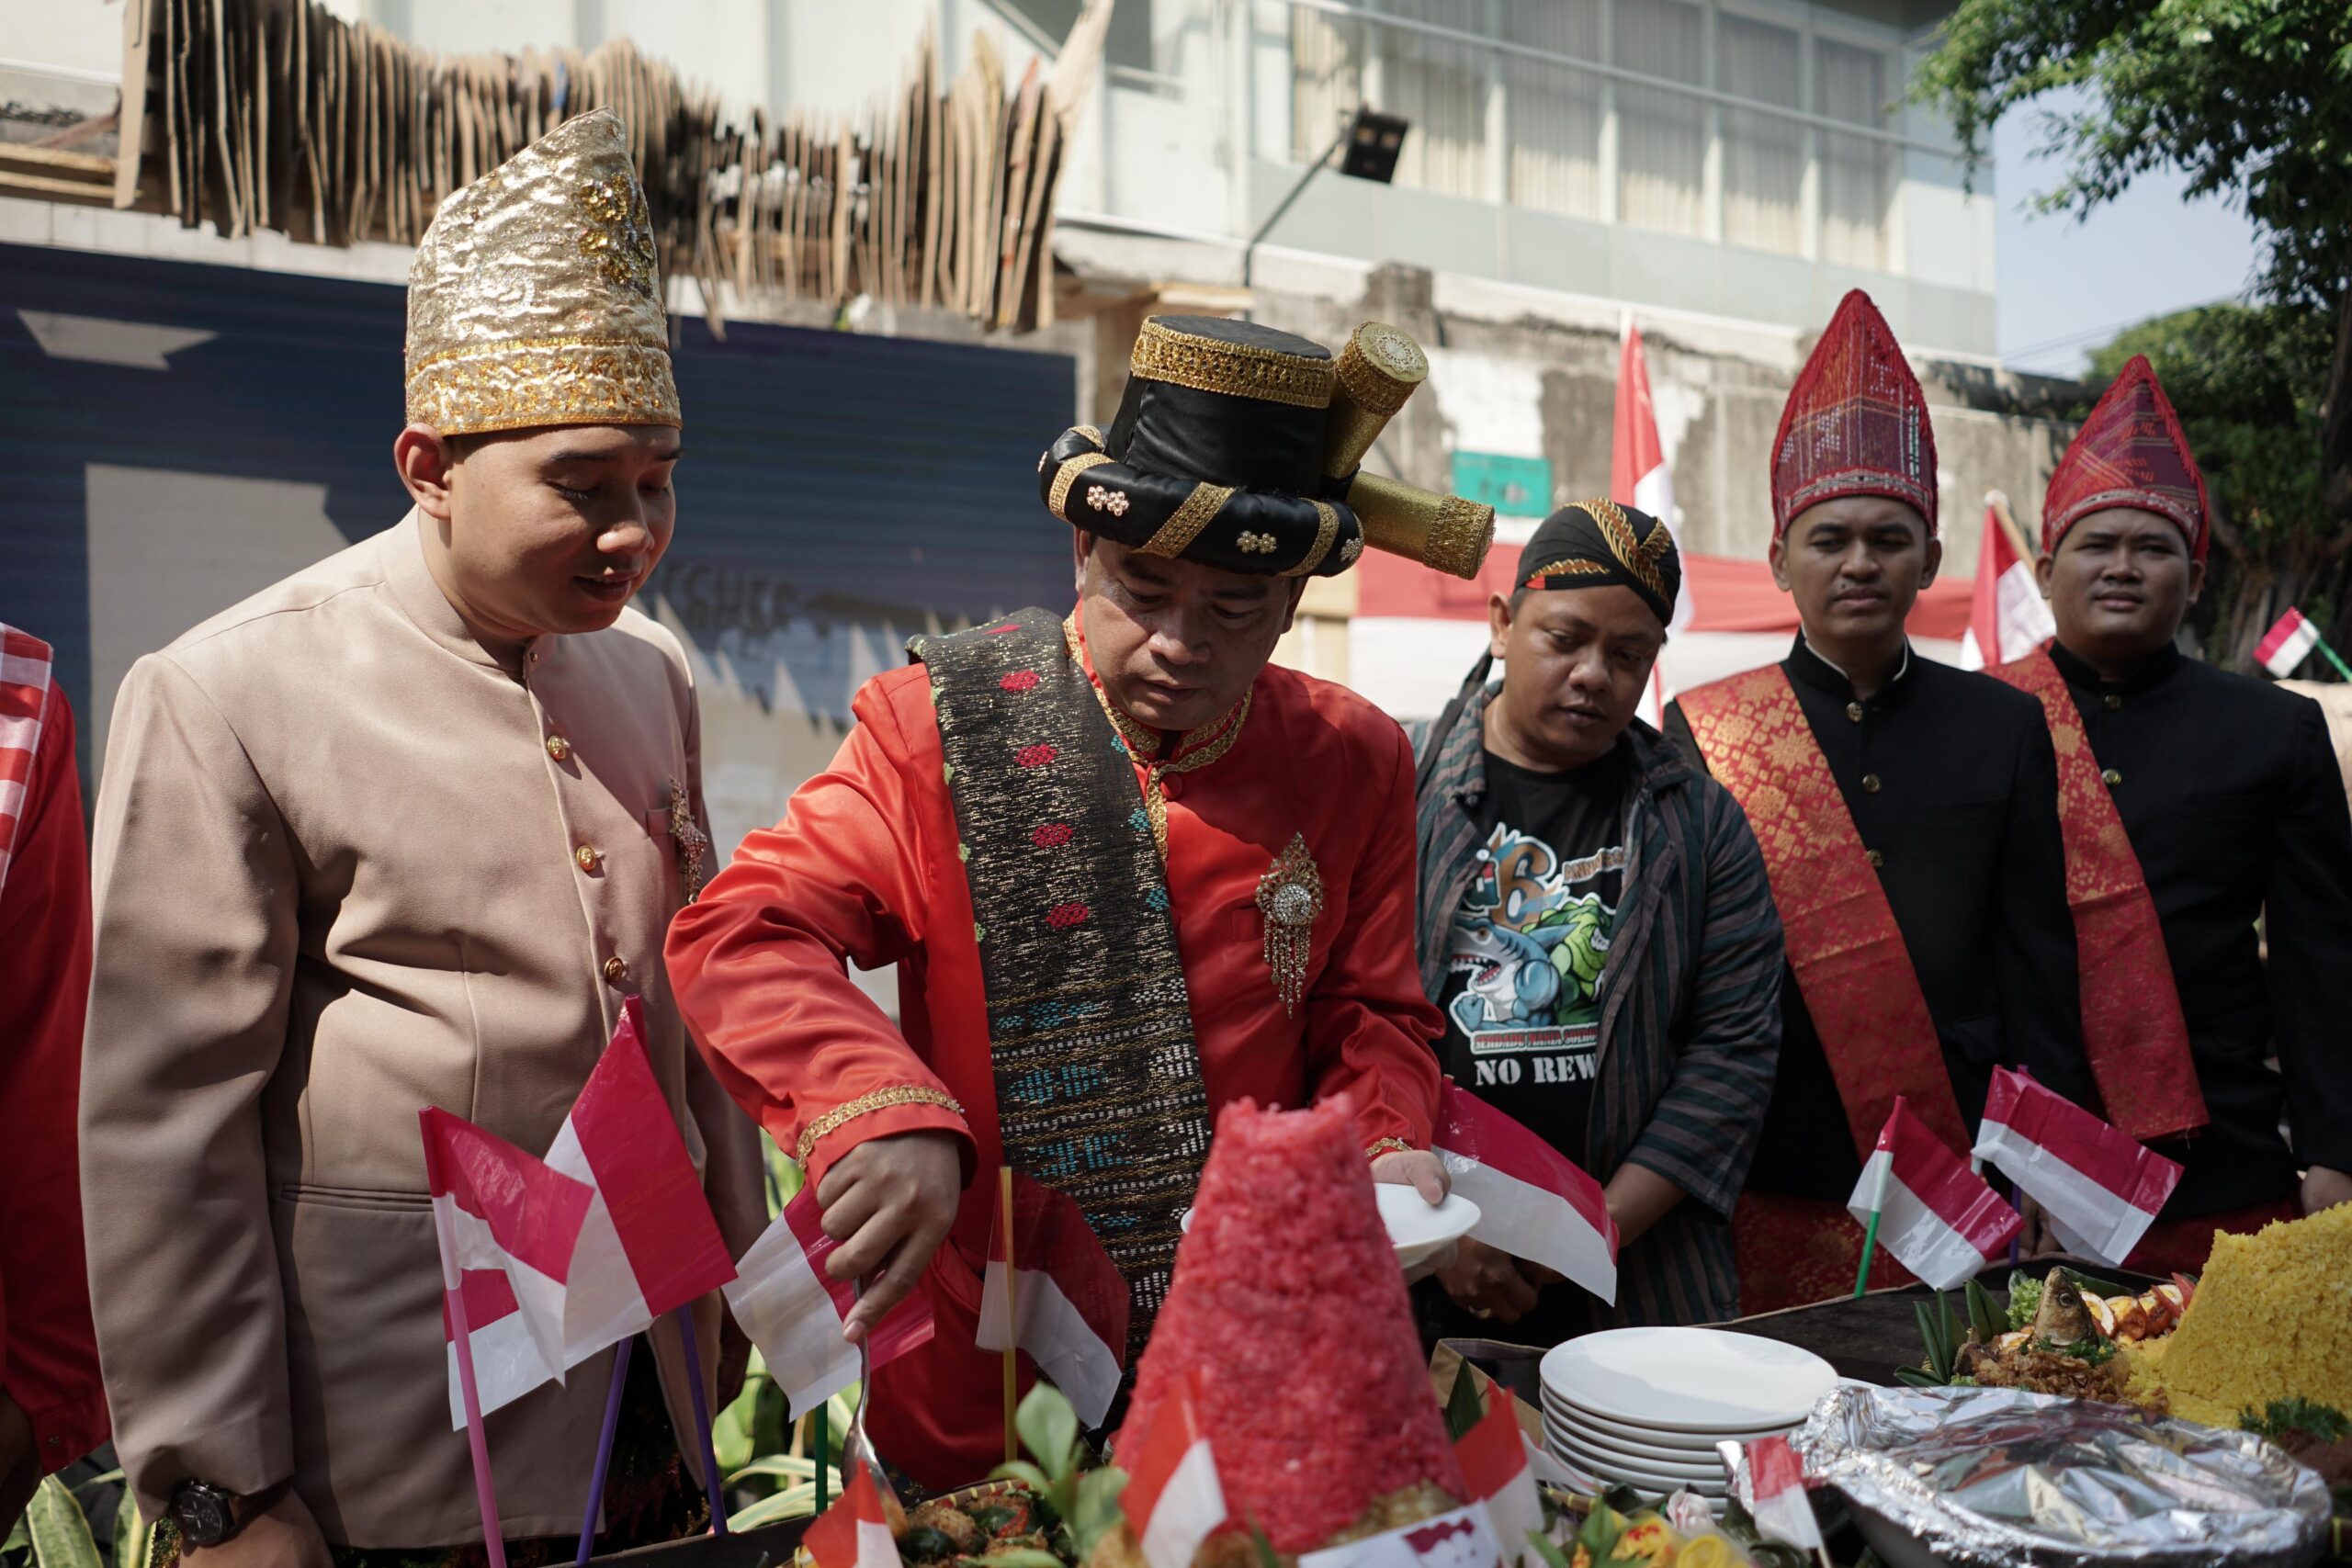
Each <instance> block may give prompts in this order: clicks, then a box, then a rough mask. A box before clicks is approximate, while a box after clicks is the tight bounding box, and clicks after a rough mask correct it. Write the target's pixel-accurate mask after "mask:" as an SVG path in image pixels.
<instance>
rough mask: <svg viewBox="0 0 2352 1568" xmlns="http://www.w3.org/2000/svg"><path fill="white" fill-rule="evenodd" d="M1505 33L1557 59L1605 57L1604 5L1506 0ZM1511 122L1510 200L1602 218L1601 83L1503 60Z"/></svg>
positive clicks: (1513, 58) (1543, 65) (1563, 69)
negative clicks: (1602, 48) (1602, 43)
mask: <svg viewBox="0 0 2352 1568" xmlns="http://www.w3.org/2000/svg"><path fill="white" fill-rule="evenodd" d="M1506 7H1507V8H1506V9H1505V11H1504V14H1503V32H1504V36H1505V37H1506V38H1508V39H1510V40H1511V41H1512V42H1514V43H1523V44H1526V45H1529V46H1530V47H1532V48H1535V49H1541V50H1544V51H1547V52H1549V53H1553V54H1566V55H1570V56H1573V57H1574V58H1576V59H1578V60H1599V59H1600V0H1506ZM1503 82H1504V86H1505V99H1504V101H1505V103H1506V104H1507V105H1508V117H1509V119H1510V171H1509V178H1510V192H1509V197H1510V200H1511V201H1512V202H1513V203H1515V204H1516V205H1518V206H1521V207H1532V208H1534V209H1538V210H1539V211H1544V212H1565V213H1568V214H1570V215H1571V216H1574V217H1578V218H1598V217H1600V208H1601V203H1600V110H1601V93H1600V77H1598V76H1595V75H1593V74H1592V73H1589V72H1586V71H1577V70H1574V69H1571V68H1570V67H1567V66H1565V65H1554V64H1551V63H1549V62H1544V61H1541V60H1530V59H1527V58H1526V57H1525V56H1523V55H1507V56H1505V57H1504V60H1503Z"/></svg>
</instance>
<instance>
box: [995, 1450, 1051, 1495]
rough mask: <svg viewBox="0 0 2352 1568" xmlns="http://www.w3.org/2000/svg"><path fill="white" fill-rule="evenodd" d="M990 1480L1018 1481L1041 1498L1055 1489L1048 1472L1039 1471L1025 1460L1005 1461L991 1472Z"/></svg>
mask: <svg viewBox="0 0 2352 1568" xmlns="http://www.w3.org/2000/svg"><path fill="white" fill-rule="evenodd" d="M989 1480H990V1481H1018V1482H1019V1483H1021V1484H1022V1485H1023V1486H1026V1487H1027V1488H1029V1490H1031V1491H1032V1492H1035V1493H1036V1494H1037V1495H1039V1496H1041V1497H1042V1496H1044V1495H1046V1494H1047V1493H1049V1492H1051V1491H1052V1490H1053V1489H1054V1483H1053V1482H1052V1480H1051V1479H1050V1478H1048V1477H1047V1476H1046V1472H1044V1471H1042V1470H1039V1469H1038V1468H1037V1467H1036V1466H1035V1465H1034V1464H1031V1463H1030V1462H1029V1461H1027V1460H1025V1459H1010V1460H1007V1461H1004V1462H1003V1463H1002V1464H1001V1465H998V1466H997V1467H996V1468H995V1469H994V1470H991V1471H989Z"/></svg>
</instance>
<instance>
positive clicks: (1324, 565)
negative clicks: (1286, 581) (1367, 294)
mask: <svg viewBox="0 0 2352 1568" xmlns="http://www.w3.org/2000/svg"><path fill="white" fill-rule="evenodd" d="M1428 375H1429V361H1428V359H1427V358H1425V357H1424V356H1423V355H1422V354H1421V351H1420V349H1419V347H1418V346H1416V345H1415V344H1414V343H1413V340H1412V339H1410V338H1408V337H1407V336H1406V335H1405V334H1404V333H1400V332H1398V331H1397V329H1396V328H1394V327H1390V326H1384V325H1382V324H1381V323H1379V322H1377V321H1370V322H1366V323H1365V324H1364V325H1363V326H1361V327H1358V328H1357V329H1356V331H1355V335H1354V336H1352V337H1351V338H1350V339H1349V340H1348V344H1347V347H1346V348H1344V349H1342V350H1341V351H1340V356H1339V358H1338V359H1337V360H1334V359H1333V358H1332V357H1331V353H1330V351H1329V349H1327V348H1325V347H1324V346H1323V345H1322V344H1318V343H1313V342H1310V341H1309V340H1307V339H1306V338H1303V337H1295V336H1293V335H1292V334H1291V333H1283V332H1276V331H1274V330H1273V329H1272V328H1270V327H1262V326H1259V325H1257V324H1256V323H1254V322H1250V321H1227V320H1225V319H1224V318H1222V317H1216V316H1154V317H1152V318H1151V319H1150V320H1148V321H1145V322H1144V324H1143V332H1142V333H1140V334H1139V335H1138V336H1137V337H1136V346H1135V352H1134V354H1133V355H1132V356H1131V358H1130V359H1129V361H1128V367H1127V389H1126V393H1125V396H1124V397H1122V398H1121V399H1120V400H1119V412H1118V417H1117V418H1116V419H1114V421H1112V423H1111V430H1110V434H1108V435H1105V434H1103V432H1102V431H1100V430H1097V429H1096V428H1095V427H1094V426H1092V425H1091V424H1081V425H1079V426H1077V427H1076V428H1074V429H1071V430H1067V431H1064V432H1063V433H1062V434H1061V437H1060V439H1058V440H1057V441H1056V442H1055V443H1054V444H1053V446H1050V447H1048V448H1046V455H1045V456H1044V457H1041V458H1039V459H1038V462H1037V482H1038V486H1039V489H1040V491H1041V492H1042V493H1043V495H1044V497H1045V501H1046V509H1047V510H1049V511H1050V512H1052V513H1053V514H1054V515H1055V516H1057V517H1058V518H1060V519H1061V520H1062V521H1063V522H1065V523H1068V524H1069V525H1071V526H1072V527H1076V528H1082V529H1084V530H1085V531H1086V532H1088V533H1090V534H1099V535H1101V536H1103V537H1105V538H1109V539H1116V540H1117V541H1118V542H1119V543H1121V544H1123V545H1125V546H1127V547H1130V548H1132V549H1136V550H1141V551H1142V552H1144V553H1145V554H1147V555H1155V556H1167V557H1171V558H1182V559H1184V560H1192V561H1199V562H1201V563H1203V564H1204V565H1207V566H1214V567H1218V568H1222V569H1223V570H1227V571H1246V572H1255V573H1258V574H1260V575H1262V576H1269V577H1329V576H1333V575H1336V574H1337V573H1339V572H1342V571H1345V570H1347V569H1348V568H1349V567H1351V566H1353V565H1354V564H1355V561H1356V558H1357V557H1358V556H1360V555H1362V554H1363V547H1365V546H1366V545H1370V546H1372V547H1374V548H1375V549H1383V550H1387V551H1389V552H1391V553H1392V554H1396V555H1401V556H1406V557H1409V558H1412V559H1414V560H1417V561H1419V562H1421V563H1422V564H1424V565H1426V566H1429V567H1431V568H1434V569H1435V570H1439V571H1443V572H1450V573H1452V574H1453V576H1455V577H1461V578H1476V576H1477V575H1478V567H1479V563H1480V562H1482V561H1483V560H1485V558H1486V555H1487V547H1488V546H1490V545H1491V544H1493V543H1494V537H1495V509H1494V508H1493V507H1491V506H1482V505H1479V504H1477V503H1476V502H1468V501H1464V500H1463V499H1462V498H1461V497H1460V496H1456V495H1440V494H1437V493H1435V492H1434V491H1424V490H1417V489H1415V488H1414V487H1412V486H1410V485H1406V484H1399V483H1397V482H1396V481H1395V480H1393V479H1381V478H1379V477H1378V476H1377V475H1373V474H1367V473H1364V472H1363V471H1362V467H1361V465H1362V464H1363V456H1364V454H1365V453H1366V452H1368V451H1370V450H1371V449H1372V443H1373V440H1374V437H1376V436H1377V435H1379V434H1380V432H1381V429H1382V427H1383V426H1385V425H1386V424H1387V423H1388V421H1389V420H1390V419H1391V418H1392V417H1393V416H1394V415H1395V414H1396V413H1397V411H1398V410H1399V409H1401V408H1403V407H1404V406H1405V400H1407V399H1408V398H1409V397H1411V396H1412V395H1413V389H1414V388H1416V387H1418V386H1419V385H1420V384H1421V382H1422V380H1424V379H1425V378H1427V377H1428Z"/></svg>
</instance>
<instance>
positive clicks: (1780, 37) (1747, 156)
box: [1715, 12, 1804, 255]
mask: <svg viewBox="0 0 2352 1568" xmlns="http://www.w3.org/2000/svg"><path fill="white" fill-rule="evenodd" d="M1715 48H1716V61H1715V69H1716V77H1715V80H1716V82H1717V84H1718V85H1720V86H1721V87H1722V89H1723V90H1724V92H1726V93H1729V94H1731V95H1732V96H1735V97H1741V98H1748V99H1752V100H1753V101H1755V102H1757V103H1761V104H1770V105H1773V106H1775V107H1780V108H1785V109H1794V108H1798V107H1801V106H1802V103H1803V96H1802V89H1801V87H1800V85H1799V79H1798V75H1797V64H1798V56H1799V50H1800V40H1799V39H1798V36H1797V34H1796V33H1794V32H1793V31H1792V30H1791V29H1789V28H1776V27H1774V26H1772V25H1771V24H1770V23H1769V22H1758V21H1751V20H1749V19H1748V18H1747V17H1738V16H1734V15H1732V14H1731V13H1729V12H1725V13H1724V15H1723V16H1722V17H1720V18H1719V19H1718V21H1717V23H1716V30H1715ZM1723 126H1724V240H1725V241H1726V242H1727V243H1731V244H1735V245H1753V246H1755V247H1757V248H1758V250H1766V251H1780V252H1783V253H1785V254H1790V255H1794V254H1797V253H1798V252H1799V251H1801V250H1802V249H1804V126H1802V125H1800V124H1799V123H1798V122H1796V121H1795V120H1792V119H1788V118H1782V117H1781V116H1779V115H1770V114H1758V113H1757V112H1755V111H1754V110H1752V109H1738V108H1726V109H1724V117H1723Z"/></svg>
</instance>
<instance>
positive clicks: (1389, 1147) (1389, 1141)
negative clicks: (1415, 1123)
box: [1363, 1138, 1413, 1159]
mask: <svg viewBox="0 0 2352 1568" xmlns="http://www.w3.org/2000/svg"><path fill="white" fill-rule="evenodd" d="M1412 1152H1413V1145H1410V1144H1408V1143H1407V1142H1406V1141H1405V1140H1404V1139H1402V1138H1383V1139H1381V1140H1380V1142H1378V1143H1376V1144H1374V1145H1370V1146H1369V1147H1367V1148H1366V1149H1365V1150H1364V1151H1363V1157H1364V1158H1366V1159H1378V1158H1379V1157H1380V1156H1382V1155H1408V1154H1411V1153H1412Z"/></svg>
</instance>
